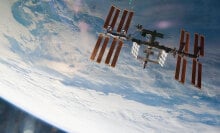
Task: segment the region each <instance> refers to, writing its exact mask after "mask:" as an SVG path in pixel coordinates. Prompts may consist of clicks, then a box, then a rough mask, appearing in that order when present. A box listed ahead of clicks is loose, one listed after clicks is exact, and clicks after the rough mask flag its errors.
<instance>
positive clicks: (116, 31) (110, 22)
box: [90, 6, 204, 89]
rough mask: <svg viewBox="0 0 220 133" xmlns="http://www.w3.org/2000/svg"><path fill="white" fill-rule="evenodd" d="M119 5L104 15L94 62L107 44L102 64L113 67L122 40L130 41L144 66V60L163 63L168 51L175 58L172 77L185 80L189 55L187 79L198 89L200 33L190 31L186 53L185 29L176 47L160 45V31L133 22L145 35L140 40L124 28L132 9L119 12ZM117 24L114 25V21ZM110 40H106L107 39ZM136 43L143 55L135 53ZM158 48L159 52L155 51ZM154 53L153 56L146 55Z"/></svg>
mask: <svg viewBox="0 0 220 133" xmlns="http://www.w3.org/2000/svg"><path fill="white" fill-rule="evenodd" d="M120 11H121V10H120V9H119V8H117V7H115V6H111V8H110V10H109V13H108V15H107V18H106V20H105V22H104V25H103V28H104V30H105V32H104V33H100V34H99V36H98V39H97V42H96V44H95V47H94V49H93V51H92V54H91V57H90V59H91V60H96V62H97V63H100V62H101V61H102V58H103V56H104V53H105V51H106V48H107V45H108V44H110V48H109V50H108V53H107V54H106V57H105V64H107V65H110V66H111V67H115V66H116V63H117V60H118V57H119V54H120V51H121V49H122V46H123V43H124V41H131V42H133V46H132V48H131V54H132V55H133V56H134V57H135V58H136V59H138V60H140V61H142V62H143V68H146V66H147V63H155V64H159V65H161V66H164V64H165V61H166V57H167V55H168V54H172V55H173V57H174V58H175V57H176V56H177V61H176V70H175V76H174V77H175V79H176V80H177V81H179V82H180V83H182V84H184V83H185V78H186V68H187V59H188V58H191V59H192V78H191V83H192V85H194V86H195V87H197V88H199V89H201V86H202V83H201V82H202V63H201V62H199V58H200V57H203V56H204V36H203V35H199V34H198V33H195V34H194V51H193V53H189V44H190V34H189V33H188V32H186V31H185V30H183V29H182V30H181V33H180V42H179V48H178V49H176V48H170V47H167V46H164V45H160V44H159V42H158V41H156V39H157V38H164V34H162V33H159V32H157V31H156V30H154V31H151V30H148V29H144V28H143V26H142V25H140V24H138V25H136V28H137V31H138V32H139V33H140V35H141V36H143V37H146V36H148V37H149V39H148V40H140V39H137V38H135V37H133V36H132V35H131V34H128V33H127V32H128V29H129V26H130V23H131V20H132V17H133V15H134V12H133V11H128V10H123V13H122V15H120ZM119 17H121V19H120V21H119V22H117V20H118V18H119ZM116 24H118V27H117V28H115V25H116ZM109 42H110V43H109ZM140 46H145V49H144V50H143V53H144V55H145V56H144V57H143V56H140V55H139V54H138V53H139V51H140ZM157 51H159V52H157ZM155 53H157V58H156V59H151V58H150V57H151V56H152V55H154V54H155Z"/></svg>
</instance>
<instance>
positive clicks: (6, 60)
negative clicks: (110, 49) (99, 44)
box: [0, 0, 220, 133]
mask: <svg viewBox="0 0 220 133" xmlns="http://www.w3.org/2000/svg"><path fill="white" fill-rule="evenodd" d="M0 1H1V4H0V16H1V19H0V44H1V45H0V72H1V76H0V97H1V98H3V99H5V100H7V101H8V102H10V103H12V104H14V105H15V106H17V107H19V108H21V109H22V110H25V111H26V112H28V113H30V114H32V115H34V116H36V117H38V118H40V119H41V120H43V121H45V122H48V123H50V124H53V125H54V126H57V127H59V128H60V129H62V130H64V131H67V132H75V133H88V132H89V133H93V132H94V133H145V132H173V133H176V132H184V133H185V132H209V133H211V132H216V133H217V132H219V131H220V112H219V110H220V90H219V89H220V88H219V87H220V79H219V76H220V61H219V59H220V58H219V56H220V54H219V50H220V46H219V41H220V39H219V32H220V26H219V22H220V15H219V11H220V10H219V5H220V2H219V1H218V0H212V1H207V0H185V1H173V0H152V1H150V0H148V1H141V0H115V1H113V0H0ZM111 4H114V5H116V6H117V7H119V8H121V9H124V8H127V9H129V10H134V12H135V14H134V18H133V21H132V23H131V26H130V29H129V32H130V33H133V32H134V31H135V25H136V24H142V25H143V26H144V27H146V28H149V29H151V30H154V29H157V30H158V31H160V32H162V33H165V35H166V37H165V39H163V40H159V41H160V42H161V44H164V45H167V46H170V47H178V40H179V32H180V30H181V28H184V29H186V30H187V31H189V32H190V33H191V42H193V33H194V32H198V33H202V34H204V35H205V37H206V40H205V57H204V58H201V59H200V61H201V62H202V63H203V70H204V71H203V83H202V90H198V89H197V88H195V87H193V86H191V84H190V77H191V74H190V73H191V72H190V68H191V61H189V63H188V66H189V67H188V70H189V71H188V72H187V81H186V84H185V85H182V84H179V83H178V82H177V81H175V80H174V70H175V63H176V61H175V59H174V58H173V56H172V55H169V56H168V60H167V62H166V64H165V66H164V67H163V68H161V67H160V66H159V65H155V64H149V65H148V66H147V69H144V70H143V69H142V64H141V63H140V62H139V61H137V60H135V59H134V58H133V57H132V55H131V53H130V50H131V45H132V44H131V43H130V42H125V44H124V47H123V49H122V51H121V54H120V57H119V60H118V63H117V66H116V67H115V68H111V67H109V66H107V65H105V64H104V63H101V64H97V63H95V62H92V61H90V59H89V57H90V55H91V52H92V49H93V47H94V45H95V42H96V39H97V36H98V33H100V32H103V29H102V26H103V23H104V20H105V17H106V15H107V13H108V10H109V7H110V5H111ZM192 45H193V43H191V47H192ZM191 51H192V49H191Z"/></svg>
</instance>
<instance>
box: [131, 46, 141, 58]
mask: <svg viewBox="0 0 220 133" xmlns="http://www.w3.org/2000/svg"><path fill="white" fill-rule="evenodd" d="M139 48H140V46H139V45H138V44H137V43H136V42H133V46H132V48H131V53H132V55H133V56H134V57H135V58H137V57H138V52H139Z"/></svg>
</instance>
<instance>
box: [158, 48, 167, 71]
mask: <svg viewBox="0 0 220 133" xmlns="http://www.w3.org/2000/svg"><path fill="white" fill-rule="evenodd" d="M167 55H168V53H166V52H165V51H164V50H161V51H160V53H159V56H158V63H159V64H160V66H162V67H163V66H164V64H165V61H166V57H167Z"/></svg>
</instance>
